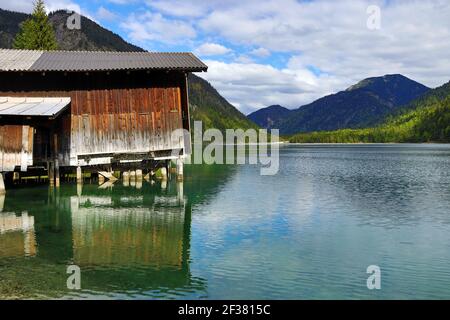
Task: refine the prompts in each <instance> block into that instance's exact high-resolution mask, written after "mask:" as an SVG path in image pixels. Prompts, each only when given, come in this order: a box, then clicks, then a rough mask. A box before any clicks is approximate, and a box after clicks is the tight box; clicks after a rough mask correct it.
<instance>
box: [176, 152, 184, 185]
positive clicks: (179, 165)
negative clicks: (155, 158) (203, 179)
mask: <svg viewBox="0 0 450 320" xmlns="http://www.w3.org/2000/svg"><path fill="white" fill-rule="evenodd" d="M177 181H183V159H181V158H178V159H177Z"/></svg>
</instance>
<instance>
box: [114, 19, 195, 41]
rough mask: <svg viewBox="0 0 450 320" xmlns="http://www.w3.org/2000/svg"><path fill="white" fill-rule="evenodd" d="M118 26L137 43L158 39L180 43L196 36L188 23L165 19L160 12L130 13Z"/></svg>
mask: <svg viewBox="0 0 450 320" xmlns="http://www.w3.org/2000/svg"><path fill="white" fill-rule="evenodd" d="M120 27H121V28H122V29H124V30H126V31H128V36H129V37H130V39H131V40H132V41H136V42H138V43H143V42H146V41H159V42H164V43H172V44H174V43H177V44H180V43H181V42H183V41H187V40H189V39H193V38H195V37H196V31H195V29H194V28H193V27H192V25H191V24H190V23H188V22H185V21H182V20H173V19H167V18H165V17H164V16H163V15H162V14H160V13H152V12H145V13H143V14H132V15H131V16H129V17H128V19H127V20H126V21H125V22H123V23H121V24H120Z"/></svg>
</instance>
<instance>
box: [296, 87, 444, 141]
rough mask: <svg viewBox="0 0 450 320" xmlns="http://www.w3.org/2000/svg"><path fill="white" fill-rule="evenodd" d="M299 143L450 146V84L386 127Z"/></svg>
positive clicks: (301, 137) (307, 136)
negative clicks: (436, 144) (443, 143)
mask: <svg viewBox="0 0 450 320" xmlns="http://www.w3.org/2000/svg"><path fill="white" fill-rule="evenodd" d="M290 141H291V142H297V143H359V142H362V143H389V142H450V82H449V83H447V84H445V85H443V86H442V87H439V88H437V89H434V90H431V91H430V92H428V93H427V94H426V95H425V96H423V97H421V98H419V99H417V100H415V101H413V102H412V103H411V104H410V105H408V106H407V107H405V108H403V109H402V110H401V111H400V112H398V113H397V114H396V115H394V116H391V117H389V118H388V119H387V120H386V121H385V122H384V123H383V124H381V125H379V126H377V127H373V128H366V129H344V130H337V131H320V132H312V133H304V134H297V135H294V136H292V137H291V138H290Z"/></svg>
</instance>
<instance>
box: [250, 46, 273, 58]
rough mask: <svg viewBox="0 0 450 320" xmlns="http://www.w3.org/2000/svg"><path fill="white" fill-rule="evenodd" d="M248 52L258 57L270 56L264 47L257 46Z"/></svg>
mask: <svg viewBox="0 0 450 320" xmlns="http://www.w3.org/2000/svg"><path fill="white" fill-rule="evenodd" d="M250 54H251V55H253V56H256V57H260V58H267V57H269V56H270V54H271V53H270V51H269V50H267V49H266V48H257V49H254V50H252V51H250Z"/></svg>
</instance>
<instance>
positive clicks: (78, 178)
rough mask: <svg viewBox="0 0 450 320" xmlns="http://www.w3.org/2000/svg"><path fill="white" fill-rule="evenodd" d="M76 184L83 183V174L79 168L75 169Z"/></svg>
mask: <svg viewBox="0 0 450 320" xmlns="http://www.w3.org/2000/svg"><path fill="white" fill-rule="evenodd" d="M77 183H78V184H80V183H83V172H82V171H81V167H79V166H78V167H77Z"/></svg>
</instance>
